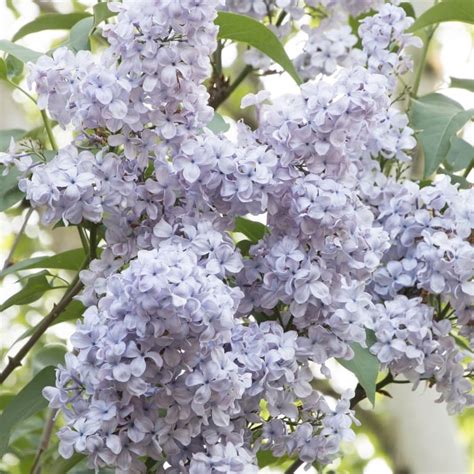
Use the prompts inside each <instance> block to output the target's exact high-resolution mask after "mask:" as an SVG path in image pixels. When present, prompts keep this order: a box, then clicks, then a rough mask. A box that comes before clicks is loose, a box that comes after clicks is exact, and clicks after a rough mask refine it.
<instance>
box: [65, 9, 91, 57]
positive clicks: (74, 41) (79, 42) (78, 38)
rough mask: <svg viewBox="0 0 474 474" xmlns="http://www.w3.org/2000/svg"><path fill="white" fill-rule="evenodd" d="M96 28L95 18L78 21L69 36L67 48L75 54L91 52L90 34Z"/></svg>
mask: <svg viewBox="0 0 474 474" xmlns="http://www.w3.org/2000/svg"><path fill="white" fill-rule="evenodd" d="M93 26H94V17H87V18H84V19H82V20H80V21H78V22H77V23H76V24H75V25H74V26H73V27H72V28H71V32H70V34H69V41H68V43H67V46H68V47H69V48H70V49H72V50H73V51H75V52H78V51H82V50H90V49H91V42H90V38H89V35H90V32H91V30H92V28H93Z"/></svg>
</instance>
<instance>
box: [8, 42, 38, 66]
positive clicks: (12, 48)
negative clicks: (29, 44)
mask: <svg viewBox="0 0 474 474" xmlns="http://www.w3.org/2000/svg"><path fill="white" fill-rule="evenodd" d="M0 51H5V53H8V54H11V55H12V56H15V58H17V59H19V60H20V61H21V62H23V63H27V62H29V61H32V62H36V60H37V59H38V58H39V57H40V56H42V55H43V53H38V51H33V50H32V49H28V48H25V47H24V46H20V45H19V44H15V43H12V42H11V41H7V40H0Z"/></svg>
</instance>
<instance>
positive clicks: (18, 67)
mask: <svg viewBox="0 0 474 474" xmlns="http://www.w3.org/2000/svg"><path fill="white" fill-rule="evenodd" d="M5 63H6V65H7V71H8V77H9V79H10V80H11V81H14V82H16V83H18V79H20V78H21V75H22V74H23V70H24V69H25V64H24V63H23V61H20V60H19V59H17V58H15V56H12V55H11V54H9V55H8V56H7V60H6V61H5Z"/></svg>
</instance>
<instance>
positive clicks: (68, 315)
mask: <svg viewBox="0 0 474 474" xmlns="http://www.w3.org/2000/svg"><path fill="white" fill-rule="evenodd" d="M84 310H85V308H84V305H83V304H82V303H81V302H80V301H75V300H73V301H71V302H70V303H69V304H68V305H67V306H66V309H65V310H64V311H63V312H62V313H61V316H59V318H57V319H55V320H54V321H53V322H52V323H51V324H50V326H49V327H52V326H55V325H56V324H59V323H65V322H69V321H76V320H77V319H79V318H80V317H81V316H82V313H83V312H84ZM40 324H41V322H40ZM35 329H36V326H35V327H32V328H29V329H27V330H26V331H25V332H24V333H23V334H22V335H21V336H20V337H19V338H18V339H17V340H16V341H15V342H14V344H16V343H17V342H18V341H21V340H22V339H25V338H27V337H29V336H31V335H32V334H33V332H34V331H35Z"/></svg>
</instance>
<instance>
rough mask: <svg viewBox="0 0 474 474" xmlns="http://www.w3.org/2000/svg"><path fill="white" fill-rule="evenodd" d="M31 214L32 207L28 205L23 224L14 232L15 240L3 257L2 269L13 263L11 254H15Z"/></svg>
mask: <svg viewBox="0 0 474 474" xmlns="http://www.w3.org/2000/svg"><path fill="white" fill-rule="evenodd" d="M32 214H33V208H31V207H30V208H29V209H28V212H27V213H26V216H25V220H24V221H23V224H22V226H21V228H20V230H19V231H18V234H16V237H15V240H14V241H13V245H12V247H11V249H10V253H9V254H8V257H7V258H6V259H5V263H4V264H3V268H2V271H3V270H6V269H7V268H8V267H9V266H10V265H12V264H13V262H12V259H13V255H14V254H15V251H16V249H17V247H18V244H19V243H20V240H21V237H22V235H23V233H24V232H25V229H26V226H27V224H28V221H29V220H30V217H31V215H32Z"/></svg>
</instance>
